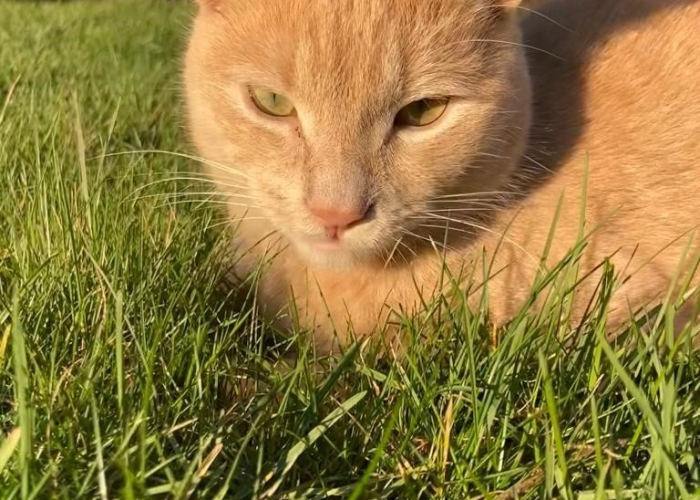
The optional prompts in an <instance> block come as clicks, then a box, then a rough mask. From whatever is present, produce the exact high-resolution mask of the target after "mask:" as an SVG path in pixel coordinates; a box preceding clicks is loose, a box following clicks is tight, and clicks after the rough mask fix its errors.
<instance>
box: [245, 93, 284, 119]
mask: <svg viewBox="0 0 700 500" xmlns="http://www.w3.org/2000/svg"><path fill="white" fill-rule="evenodd" d="M249 93H250V99H251V100H252V101H253V104H255V106H256V107H257V108H258V109H259V110H260V111H262V112H263V113H265V114H267V115H271V116H277V117H286V116H292V115H293V114H294V112H295V109H294V105H293V104H292V101H290V100H289V99H287V98H286V97H285V96H283V95H281V94H276V93H275V92H270V91H269V90H265V89H261V88H257V87H250V89H249Z"/></svg>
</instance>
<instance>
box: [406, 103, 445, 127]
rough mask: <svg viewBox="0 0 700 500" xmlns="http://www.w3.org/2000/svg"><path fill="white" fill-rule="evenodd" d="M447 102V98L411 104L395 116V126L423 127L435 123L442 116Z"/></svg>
mask: <svg viewBox="0 0 700 500" xmlns="http://www.w3.org/2000/svg"><path fill="white" fill-rule="evenodd" d="M449 102H450V100H449V99H447V98H440V99H421V100H420V101H416V102H412V103H411V104H409V105H408V106H406V107H405V108H403V109H402V110H401V111H399V114H397V115H396V125H401V126H409V127H425V126H427V125H430V124H431V123H435V122H436V121H437V120H438V118H440V117H441V116H442V115H443V113H444V112H445V110H446V109H447V105H448V104H449Z"/></svg>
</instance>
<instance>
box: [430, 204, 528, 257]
mask: <svg viewBox="0 0 700 500" xmlns="http://www.w3.org/2000/svg"><path fill="white" fill-rule="evenodd" d="M426 215H428V216H432V217H434V218H436V219H440V220H444V221H446V222H454V223H457V224H461V225H464V226H467V227H470V228H473V229H478V230H480V231H484V232H486V233H490V234H492V235H494V236H496V237H498V238H499V239H501V240H502V241H504V242H506V243H509V244H510V245H513V246H514V247H515V248H517V249H518V250H520V251H521V252H523V254H525V255H526V256H527V257H528V258H530V259H531V260H532V261H533V262H536V263H537V265H538V267H539V260H538V259H536V258H535V257H534V256H533V255H532V254H530V252H528V251H527V250H525V248H523V247H522V246H521V245H520V244H518V243H516V242H515V241H513V240H512V239H510V238H508V237H507V236H506V235H505V233H499V232H498V231H494V230H493V229H491V228H489V227H486V226H483V225H481V224H477V223H475V222H472V221H465V220H459V219H453V218H450V217H445V216H443V215H437V214H430V213H428V214H426ZM438 227H439V226H438ZM451 229H453V230H455V231H458V232H461V233H465V234H472V233H471V232H469V231H466V230H464V229H459V228H454V227H453V228H451Z"/></svg>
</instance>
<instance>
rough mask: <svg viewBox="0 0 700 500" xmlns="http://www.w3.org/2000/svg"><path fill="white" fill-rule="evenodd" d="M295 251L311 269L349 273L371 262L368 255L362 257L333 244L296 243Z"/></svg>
mask: <svg viewBox="0 0 700 500" xmlns="http://www.w3.org/2000/svg"><path fill="white" fill-rule="evenodd" d="M296 247H297V251H298V253H299V255H300V257H301V258H302V260H303V261H304V262H305V263H306V265H307V266H308V267H310V268H312V269H314V268H315V269H323V270H326V271H349V270H352V269H354V268H356V267H359V266H361V265H363V264H366V263H367V262H368V261H369V260H371V257H370V255H362V254H358V253H357V252H354V251H352V250H349V249H347V248H344V247H343V246H342V245H335V244H328V245H324V244H309V243H298V244H297V245H296Z"/></svg>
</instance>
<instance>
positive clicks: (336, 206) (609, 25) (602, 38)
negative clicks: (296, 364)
mask: <svg viewBox="0 0 700 500" xmlns="http://www.w3.org/2000/svg"><path fill="white" fill-rule="evenodd" d="M198 2H199V9H198V10H199V12H198V14H197V16H196V18H195V21H194V26H193V29H192V32H191V35H190V39H189V46H188V49H187V53H186V57H185V67H184V82H185V83H184V85H185V100H186V109H187V115H188V123H189V130H190V133H191V137H192V140H193V142H194V144H195V146H196V148H197V150H198V152H199V154H200V156H201V157H202V158H204V162H203V163H204V164H205V168H206V170H207V172H208V174H209V175H210V176H211V179H212V180H213V181H214V182H215V183H216V185H217V186H218V188H219V191H220V192H221V194H222V195H224V196H225V197H226V198H227V201H228V205H229V218H230V221H231V225H232V226H235V230H236V242H237V245H238V247H237V250H238V251H239V255H241V258H240V260H239V261H237V262H238V264H237V266H238V271H237V272H239V273H241V275H245V273H249V272H251V270H253V269H256V268H257V266H258V265H259V263H260V262H261V261H262V260H269V261H270V262H269V265H268V268H267V269H266V270H265V272H264V273H262V275H261V278H260V281H259V283H258V285H257V286H258V290H257V291H258V294H259V297H260V300H261V302H262V303H263V304H264V305H265V310H266V311H267V312H268V314H271V315H274V314H276V313H277V312H278V311H285V308H287V309H286V310H287V313H288V314H287V315H286V316H285V315H281V316H279V318H280V319H279V321H280V322H281V323H282V324H283V325H284V326H286V327H291V324H292V319H291V318H292V317H294V316H295V315H296V316H297V320H298V321H299V322H300V323H301V325H302V326H305V327H308V328H310V329H311V330H313V332H314V335H315V341H316V344H317V347H318V348H319V349H320V350H322V351H326V352H334V351H335V350H336V349H338V348H339V347H342V346H343V345H345V344H346V343H347V342H349V341H350V340H351V339H352V338H354V336H355V335H357V336H366V335H370V334H372V333H373V332H377V331H379V330H380V329H381V328H382V326H383V325H385V324H386V323H387V321H388V320H389V319H390V318H391V317H392V316H391V314H392V311H403V312H408V313H418V312H420V311H421V310H422V307H423V306H422V304H424V303H425V302H424V301H425V300H428V299H430V298H433V297H436V296H438V295H439V294H441V293H443V292H445V280H444V276H445V274H444V271H445V270H446V269H447V270H449V273H450V274H451V275H452V276H453V277H460V276H461V277H466V276H472V278H471V279H473V276H474V273H473V271H474V270H477V273H476V275H477V277H479V276H482V275H479V273H480V272H481V268H482V267H483V264H484V263H485V262H488V263H489V264H490V266H491V267H490V269H491V274H492V276H490V277H489V281H488V293H489V316H490V318H491V319H492V320H493V321H494V322H495V323H496V324H503V323H505V322H507V321H508V319H509V318H511V317H512V316H513V315H514V314H515V313H516V312H517V311H519V310H520V309H521V308H522V307H523V305H524V303H525V301H526V300H527V298H528V296H529V293H530V290H531V288H532V284H533V280H534V279H535V278H536V276H537V275H538V273H539V272H541V270H542V269H543V268H552V267H553V266H554V265H555V264H556V263H557V262H559V261H560V260H561V259H563V258H564V257H565V256H566V255H567V254H568V252H569V251H570V250H571V249H572V247H573V246H574V245H575V244H576V242H577V241H578V240H579V238H580V236H581V235H582V230H584V232H585V234H586V236H587V240H586V241H587V244H586V246H585V248H584V250H583V254H582V256H581V260H580V266H581V269H580V272H581V275H582V276H583V275H586V274H588V275H589V276H588V277H587V278H586V279H584V280H582V282H581V283H580V285H579V291H578V292H577V295H576V299H575V301H574V305H573V308H574V312H575V317H574V319H576V318H580V317H581V316H582V315H583V313H584V310H585V308H586V306H587V305H588V303H589V300H590V297H591V296H592V295H593V294H594V293H595V292H596V289H597V286H598V282H599V279H600V276H601V273H602V271H601V268H600V263H601V262H602V261H603V260H605V259H608V261H609V262H610V263H611V265H613V266H614V268H615V270H616V272H617V273H618V274H619V276H620V279H621V283H623V284H622V285H621V286H620V287H619V289H618V290H617V291H616V293H615V295H614V297H613V298H612V302H611V306H610V312H609V317H608V321H609V327H610V328H611V329H614V328H615V327H616V325H618V326H619V325H621V324H624V323H625V322H626V321H629V318H630V314H631V311H633V310H638V309H639V308H642V307H645V306H646V305H647V304H653V303H654V302H655V301H657V302H658V301H659V300H661V299H663V297H664V294H665V293H666V292H667V290H668V289H669V286H670V285H671V283H672V282H673V278H674V276H675V275H676V274H677V270H678V269H680V270H681V271H682V272H684V273H685V274H684V275H683V276H682V277H684V276H690V274H691V271H692V268H693V266H692V265H691V264H690V260H688V261H686V262H685V263H682V262H681V260H682V258H683V256H684V255H692V254H694V253H695V252H697V251H698V250H700V245H699V244H698V242H697V238H693V235H694V232H695V230H696V229H697V226H698V222H699V221H700V217H699V216H698V215H697V214H698V213H699V212H700V196H698V193H699V192H700V100H699V99H698V98H697V93H698V90H700V37H698V36H696V31H697V27H698V26H700V2H698V1H695V0H667V1H663V2H661V1H656V0H616V1H610V0H550V1H546V2H544V3H542V4H541V5H538V6H537V7H532V8H530V7H529V6H527V7H526V6H525V5H522V4H521V3H520V2H519V1H518V0H381V1H378V0H198ZM582 221H583V225H582ZM553 227H554V229H553V230H552V228H553ZM550 236H551V237H550ZM273 256H274V258H271V257H273ZM543 256H544V258H543ZM268 258H269V259H268ZM484 258H487V259H488V261H484V260H483V259H484ZM679 266H680V267H679ZM477 281H478V280H477ZM465 286H466V285H465ZM477 288H478V287H477ZM475 289H476V288H475ZM480 299H481V297H480V294H479V293H476V292H475V293H473V294H471V296H470V300H472V301H473V302H472V304H473V305H475V306H476V305H478V303H479V300H480ZM290 303H294V304H295V305H294V311H295V313H294V314H292V313H291V307H289V304H290ZM285 322H286V323H285ZM393 331H395V330H393ZM386 335H388V336H391V335H392V331H387V332H386Z"/></svg>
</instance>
